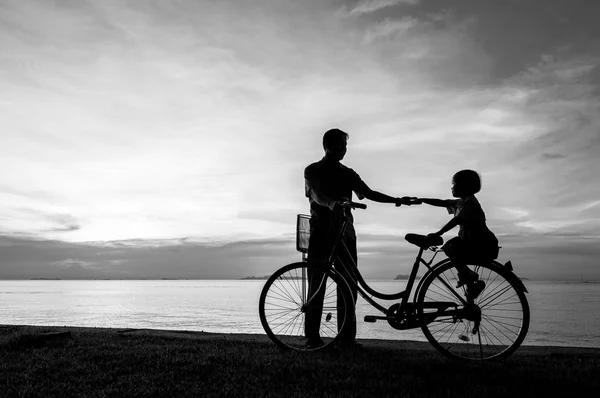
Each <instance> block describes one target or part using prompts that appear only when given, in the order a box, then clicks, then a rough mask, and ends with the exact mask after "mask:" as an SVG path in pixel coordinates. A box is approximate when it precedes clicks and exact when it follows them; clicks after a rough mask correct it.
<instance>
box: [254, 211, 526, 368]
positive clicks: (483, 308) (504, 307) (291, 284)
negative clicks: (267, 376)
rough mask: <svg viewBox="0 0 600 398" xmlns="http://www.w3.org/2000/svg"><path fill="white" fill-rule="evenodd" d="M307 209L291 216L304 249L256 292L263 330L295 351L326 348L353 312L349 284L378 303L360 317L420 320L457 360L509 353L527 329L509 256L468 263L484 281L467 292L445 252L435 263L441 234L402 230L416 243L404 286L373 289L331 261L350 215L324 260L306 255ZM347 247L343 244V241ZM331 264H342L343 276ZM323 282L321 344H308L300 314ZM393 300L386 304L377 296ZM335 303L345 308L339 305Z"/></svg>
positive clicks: (398, 322) (395, 322)
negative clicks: (340, 311) (315, 260)
mask: <svg viewBox="0 0 600 398" xmlns="http://www.w3.org/2000/svg"><path fill="white" fill-rule="evenodd" d="M346 206H348V207H350V208H353V209H357V208H361V209H366V207H367V206H366V205H364V204H360V203H354V202H346ZM309 219H310V216H307V215H303V214H299V215H298V218H297V224H296V225H297V227H296V229H297V234H296V248H297V250H298V251H300V252H301V253H302V261H301V262H297V263H292V264H288V265H286V266H284V267H282V268H280V269H279V270H277V271H275V273H273V275H271V277H270V278H269V279H268V280H267V281H266V283H265V285H264V287H263V289H262V292H261V295H260V299H259V315H260V320H261V323H262V325H263V328H264V329H265V332H266V333H267V335H268V336H269V338H270V339H271V340H272V341H273V342H274V343H275V344H276V345H277V346H279V347H281V348H284V349H293V350H297V351H317V350H326V349H328V348H331V347H333V346H334V345H335V344H336V343H337V342H338V340H339V335H340V332H341V331H342V330H343V328H344V327H345V326H346V324H345V323H344V322H339V320H340V319H342V320H344V319H350V317H354V297H353V296H352V293H351V290H350V286H353V287H355V288H356V291H357V292H358V294H360V296H361V297H363V299H364V300H365V301H366V302H368V303H369V304H370V305H371V306H372V307H373V308H375V309H377V310H378V311H379V312H380V313H382V315H366V316H365V317H364V321H365V322H371V323H372V322H377V321H387V322H388V323H389V325H390V326H391V327H392V328H394V329H397V330H406V329H413V328H418V327H420V328H421V329H422V331H423V333H424V335H425V337H426V338H427V340H428V341H429V342H430V343H431V344H432V345H433V347H435V349H437V350H438V351H439V352H441V353H442V354H443V355H445V356H447V357H450V358H454V359H462V360H499V359H503V358H506V357H508V356H510V355H511V354H513V353H514V352H515V351H516V350H517V348H519V346H520V345H521V343H522V342H523V340H524V339H525V336H526V335H527V331H528V329H529V321H530V313H529V304H528V302H527V298H526V296H525V294H526V293H528V291H527V288H526V287H525V285H524V284H523V282H522V281H521V279H519V277H517V276H516V274H515V273H514V272H513V267H512V263H511V262H510V261H508V262H507V263H505V264H501V263H499V262H498V261H496V260H492V261H488V262H481V263H479V264H470V265H469V266H470V268H472V269H473V270H474V271H475V272H476V273H477V274H478V275H479V279H480V280H483V281H484V282H485V284H486V286H485V288H484V290H483V291H482V292H481V293H480V294H479V295H478V296H477V297H475V298H472V297H468V296H467V294H466V287H465V286H463V287H461V288H456V287H454V286H455V283H456V281H457V280H458V278H457V273H456V269H455V268H454V266H453V265H452V263H451V262H450V260H449V259H447V258H446V259H443V260H441V261H439V262H437V263H436V264H434V265H432V264H433V261H434V259H435V258H436V256H437V254H438V253H440V252H442V250H441V249H438V246H440V245H442V244H443V239H442V237H440V236H424V235H417V234H407V235H406V236H405V239H406V240H407V241H408V242H409V243H411V244H413V245H416V246H417V247H419V252H418V254H417V257H416V259H415V262H414V264H413V267H412V270H411V272H410V275H409V278H408V280H407V284H406V288H405V290H403V291H401V292H398V293H393V294H384V293H380V292H378V291H376V290H374V289H372V288H371V287H370V286H369V285H368V284H367V283H366V282H365V280H364V279H363V277H362V275H361V274H360V271H359V270H358V268H357V267H356V266H347V265H346V264H341V263H340V262H339V261H338V262H336V260H337V256H336V252H337V250H338V246H340V243H341V246H342V247H343V248H345V244H344V242H343V240H342V239H341V237H342V236H343V234H344V231H345V229H346V227H347V224H348V220H347V218H345V217H343V221H342V225H341V228H340V229H339V231H338V233H337V238H336V240H335V243H334V245H333V247H332V249H331V253H330V255H329V258H328V260H327V261H326V263H325V264H319V265H315V264H312V263H311V262H309V261H307V258H306V254H307V248H308V236H309V233H310V229H309V228H308V220H309ZM346 250H347V248H346ZM425 251H432V252H433V256H432V257H431V258H430V259H429V261H425V260H424V259H423V254H424V252H425ZM421 264H423V265H424V266H425V267H427V269H428V270H427V271H426V273H425V274H424V275H423V277H422V278H421V279H420V280H419V281H418V284H417V285H416V287H415V289H414V295H413V296H412V297H413V299H412V301H411V300H410V296H411V292H412V290H413V287H414V285H415V282H416V281H417V273H418V271H419V266H420V265H421ZM336 267H342V269H343V270H344V271H345V274H346V275H349V276H350V278H344V277H343V276H342V274H341V273H340V271H339V270H338V269H336ZM309 269H311V270H312V271H311V274H312V278H313V281H312V283H313V285H312V286H318V288H317V289H316V290H315V293H313V294H312V295H311V296H310V297H308V291H309V289H308V287H309V284H310V282H311V281H309V280H308V274H309V273H308V270H309ZM321 289H324V290H325V295H324V297H325V298H324V300H323V310H322V312H321V324H320V336H321V338H322V340H323V343H324V344H323V345H322V346H320V347H308V346H306V344H305V340H304V337H303V336H304V320H305V316H306V313H307V311H309V310H310V308H311V307H310V306H311V303H312V302H313V299H314V297H315V295H316V294H317V292H319V291H321ZM371 296H372V297H375V298H378V299H381V300H388V301H389V300H394V301H399V302H395V303H394V304H392V305H391V306H389V307H387V308H386V307H384V306H383V305H381V304H379V303H378V302H376V301H375V300H374V299H373V298H372V297H371ZM338 305H339V306H340V307H341V308H346V313H345V314H343V315H344V316H341V315H342V314H338V313H337V308H338Z"/></svg>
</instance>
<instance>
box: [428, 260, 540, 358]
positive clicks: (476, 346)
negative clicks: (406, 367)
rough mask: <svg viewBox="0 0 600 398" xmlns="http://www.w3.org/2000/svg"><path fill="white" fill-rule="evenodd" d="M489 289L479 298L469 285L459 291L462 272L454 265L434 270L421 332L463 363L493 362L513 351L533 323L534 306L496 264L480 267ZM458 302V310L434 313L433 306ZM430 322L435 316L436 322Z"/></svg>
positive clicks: (430, 278)
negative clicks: (531, 310)
mask: <svg viewBox="0 0 600 398" xmlns="http://www.w3.org/2000/svg"><path fill="white" fill-rule="evenodd" d="M475 271H476V272H478V274H479V279H480V280H481V281H483V282H485V288H484V289H483V290H482V291H481V293H479V295H478V296H477V297H476V298H475V299H474V300H460V299H457V296H462V297H466V289H465V288H464V287H461V288H455V287H454V286H455V285H456V280H457V276H458V275H457V273H456V270H455V268H454V267H453V266H452V264H451V263H448V264H446V265H444V266H441V267H440V268H438V269H436V270H434V271H433V272H432V274H430V276H429V277H428V278H427V280H426V281H424V284H423V287H422V289H421V291H420V293H419V298H418V301H419V305H421V313H422V317H423V323H422V328H423V332H424V333H425V336H426V337H427V338H428V340H429V341H430V342H431V343H432V344H433V345H434V346H435V347H436V348H438V349H439V350H440V351H442V352H443V353H445V354H447V355H449V356H453V357H459V358H462V359H493V358H501V357H504V356H506V355H509V354H510V353H512V352H513V351H514V350H515V349H516V348H517V347H518V346H519V345H520V344H521V342H522V341H523V339H524V337H525V334H526V333H527V328H528V325H529V306H528V304H527V301H526V299H525V296H524V293H523V292H522V290H521V289H519V287H518V285H517V284H516V283H515V280H514V279H515V277H514V276H511V275H512V274H509V273H508V272H506V271H505V270H502V269H501V268H499V267H498V266H496V265H494V264H490V265H482V266H478V267H476V269H475ZM439 302H444V303H447V302H453V303H454V306H453V308H454V309H447V310H443V311H440V310H436V311H433V310H432V309H431V307H432V306H433V305H432V303H439ZM431 318H434V319H433V320H432V319H431Z"/></svg>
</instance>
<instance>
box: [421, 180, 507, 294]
mask: <svg viewBox="0 0 600 398" xmlns="http://www.w3.org/2000/svg"><path fill="white" fill-rule="evenodd" d="M480 190H481V178H480V177H479V174H478V173H477V172H476V171H473V170H461V171H459V172H458V173H456V174H454V176H453V177H452V196H454V197H455V198H458V199H446V200H442V199H427V198H419V199H418V200H419V201H420V202H422V203H425V204H428V205H431V206H438V207H445V208H446V209H447V210H448V213H450V214H453V215H454V218H452V220H450V222H448V223H447V224H446V225H444V226H443V227H442V228H441V229H440V230H439V231H437V232H434V233H432V234H430V235H438V236H441V235H443V234H444V233H445V232H448V231H450V230H451V229H453V228H454V227H456V226H457V225H458V226H460V230H459V232H458V236H457V237H455V238H452V239H450V240H449V241H448V242H446V244H445V245H444V246H443V247H442V249H443V250H444V253H446V255H447V256H448V258H449V259H450V261H451V262H452V264H454V266H455V267H456V269H457V270H458V285H457V287H460V286H463V285H465V284H466V285H467V295H468V296H469V295H470V296H471V297H472V298H475V297H477V296H478V295H479V294H480V293H481V292H482V291H483V289H484V288H485V283H484V282H483V281H479V280H478V279H479V277H478V275H477V273H475V272H474V271H472V270H471V269H469V267H468V266H467V264H476V263H479V262H484V261H491V260H493V259H495V258H497V257H498V249H499V248H498V239H497V238H496V236H495V235H494V233H493V232H492V231H490V230H489V229H488V227H487V225H486V223H485V213H484V212H483V209H482V208H481V205H480V204H479V201H478V200H477V198H476V197H475V194H476V193H478V192H479V191H480Z"/></svg>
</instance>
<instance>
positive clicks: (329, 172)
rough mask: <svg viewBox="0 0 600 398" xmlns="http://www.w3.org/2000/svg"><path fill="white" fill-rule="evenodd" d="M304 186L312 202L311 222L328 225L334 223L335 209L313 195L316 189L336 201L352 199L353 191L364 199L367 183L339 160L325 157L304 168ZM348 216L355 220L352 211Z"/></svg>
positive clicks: (351, 220) (350, 219)
mask: <svg viewBox="0 0 600 398" xmlns="http://www.w3.org/2000/svg"><path fill="white" fill-rule="evenodd" d="M304 187H305V195H306V197H307V198H308V201H309V203H310V214H311V224H320V225H323V226H326V225H331V224H332V223H333V211H332V210H331V209H330V208H329V207H327V206H322V205H320V204H318V203H317V202H316V200H315V199H314V197H313V193H314V191H315V190H317V191H319V192H320V193H321V194H322V195H324V196H327V197H328V198H329V199H330V200H334V201H338V200H342V199H343V198H347V199H350V200H352V192H355V193H356V195H357V196H358V198H359V199H362V198H364V192H363V191H364V187H366V185H365V183H364V182H363V180H362V179H361V178H360V176H359V175H358V174H357V173H356V172H355V171H354V170H352V169H351V168H349V167H346V166H344V165H343V164H341V163H339V162H329V161H326V160H325V158H323V159H321V160H320V161H318V162H315V163H313V164H311V165H309V166H308V167H306V169H304ZM348 218H349V221H350V223H352V222H353V221H354V220H353V218H352V213H350V212H349V214H348Z"/></svg>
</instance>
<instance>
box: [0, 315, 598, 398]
mask: <svg viewBox="0 0 600 398" xmlns="http://www.w3.org/2000/svg"><path fill="white" fill-rule="evenodd" d="M57 332H66V333H62V334H61V333H58V334H56V333H57ZM363 343H364V347H363V349H361V350H358V351H347V352H344V351H336V352H334V353H328V354H325V353H324V354H304V355H303V354H296V353H289V352H281V351H279V350H278V349H277V348H276V347H275V346H274V345H273V344H271V343H270V342H269V341H268V339H267V338H266V336H260V335H221V334H207V333H195V332H168V331H149V330H122V329H121V330H119V329H90V328H58V327H27V326H4V327H0V395H1V396H8V397H12V396H27V397H35V396H44V397H45V396H61V397H65V396H90V397H104V396H175V395H176V396H197V397H200V396H201V397H206V396H236V397H239V396H261V397H263V396H264V397H267V396H272V397H286V398H289V397H305V396H319V397H320V396H326V397H335V396H344V397H347V396H357V397H365V396H377V397H380V396H397V397H438V396H448V397H450V396H452V397H507V396H509V397H511V398H513V397H528V398H530V397H543V396H558V395H563V394H565V395H568V396H573V395H574V394H575V393H580V394H583V395H582V396H595V395H596V394H597V392H598V391H599V390H600V371H599V359H600V349H570V348H553V347H546V348H543V347H523V348H521V349H520V350H519V351H518V352H517V354H515V355H514V356H513V357H512V358H510V359H508V360H505V361H503V362H500V363H484V364H466V365H465V364H462V363H457V362H454V361H451V360H447V359H445V358H443V357H442V356H441V355H439V354H438V353H437V352H436V351H434V350H433V349H431V348H430V347H429V345H427V344H424V343H423V344H422V343H415V342H402V341H400V342H399V341H378V340H364V341H363Z"/></svg>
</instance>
